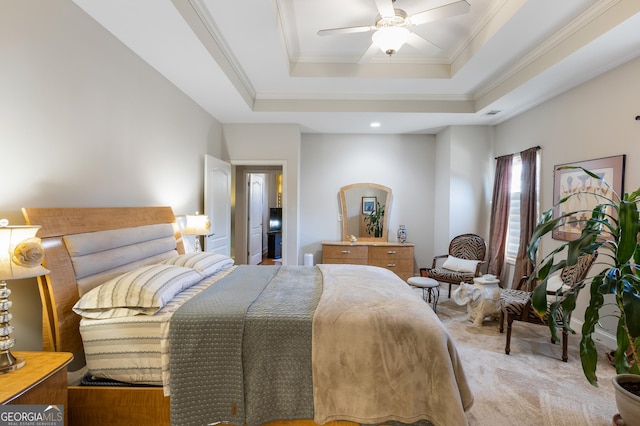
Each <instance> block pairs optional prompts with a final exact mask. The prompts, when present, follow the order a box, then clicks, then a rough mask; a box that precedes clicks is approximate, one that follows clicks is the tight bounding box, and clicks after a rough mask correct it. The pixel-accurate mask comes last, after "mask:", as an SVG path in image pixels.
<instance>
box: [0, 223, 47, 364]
mask: <svg viewBox="0 0 640 426" xmlns="http://www.w3.org/2000/svg"><path fill="white" fill-rule="evenodd" d="M8 225H9V221H8V220H6V219H0V374H4V373H9V372H11V371H14V370H17V369H19V368H22V367H23V366H24V364H25V359H24V358H23V357H15V356H13V354H12V353H11V348H12V347H13V345H14V344H15V339H14V338H13V337H11V332H12V331H13V326H11V325H10V324H9V322H10V321H11V318H12V315H11V314H10V313H9V308H10V307H11V305H12V303H11V302H10V301H9V295H10V294H11V290H9V289H8V288H7V281H6V280H17V279H23V278H33V277H38V276H40V275H45V274H47V273H48V272H49V271H48V270H47V269H45V268H43V267H42V260H43V259H44V250H43V248H42V244H41V243H40V239H39V238H36V237H35V235H36V232H38V229H39V228H40V227H39V226H8Z"/></svg>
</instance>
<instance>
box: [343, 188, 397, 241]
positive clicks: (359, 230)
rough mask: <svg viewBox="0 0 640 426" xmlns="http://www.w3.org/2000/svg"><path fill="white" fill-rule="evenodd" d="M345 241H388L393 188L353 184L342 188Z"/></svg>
mask: <svg viewBox="0 0 640 426" xmlns="http://www.w3.org/2000/svg"><path fill="white" fill-rule="evenodd" d="M340 203H341V204H342V239H343V240H345V241H349V240H350V236H351V235H354V236H355V237H356V238H357V239H358V240H361V241H362V240H363V241H387V234H388V227H387V221H388V218H389V211H390V210H389V209H390V208H391V188H388V187H386V186H383V185H378V184H376V183H353V184H351V185H347V186H343V187H342V188H340Z"/></svg>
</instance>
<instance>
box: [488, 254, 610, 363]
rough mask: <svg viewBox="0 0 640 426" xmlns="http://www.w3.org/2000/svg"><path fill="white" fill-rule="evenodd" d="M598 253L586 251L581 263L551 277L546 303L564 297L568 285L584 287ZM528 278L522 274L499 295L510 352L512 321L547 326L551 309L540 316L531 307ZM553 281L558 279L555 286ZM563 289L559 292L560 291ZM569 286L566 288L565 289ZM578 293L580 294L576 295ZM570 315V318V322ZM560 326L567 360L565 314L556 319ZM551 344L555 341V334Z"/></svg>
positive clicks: (502, 323)
mask: <svg viewBox="0 0 640 426" xmlns="http://www.w3.org/2000/svg"><path fill="white" fill-rule="evenodd" d="M597 256H598V254H597V253H595V254H583V255H582V256H580V258H579V259H578V263H576V264H575V265H573V266H570V267H565V268H564V269H562V271H561V272H560V274H558V275H556V276H555V277H551V278H549V279H548V281H547V304H550V303H551V302H552V301H554V300H555V298H556V297H562V296H563V293H564V292H565V291H566V290H568V289H569V288H572V289H575V291H576V292H579V291H580V289H581V288H582V285H581V282H582V281H583V280H584V279H585V277H586V276H587V274H588V273H589V269H591V266H592V265H593V263H594V262H595V260H596V257H597ZM528 279H529V277H522V278H521V279H520V282H519V284H518V286H517V287H516V288H515V289H505V290H502V293H501V294H500V308H501V309H500V310H501V314H500V333H502V332H504V317H505V315H506V317H507V343H506V345H505V348H504V352H505V353H506V354H507V355H509V353H510V352H511V328H512V324H513V321H523V322H529V323H533V324H540V325H548V324H549V323H548V321H549V312H548V311H547V313H546V314H545V315H544V317H543V318H540V317H539V316H538V315H537V314H536V312H535V311H534V309H533V306H531V298H530V294H531V293H530V292H529V291H525V290H524V286H525V284H526V282H527V281H528ZM553 281H556V283H555V285H554V283H553ZM559 289H560V291H558V290H559ZM565 289H566V290H565ZM576 296H577V295H576ZM570 320H571V318H570V317H569V318H568V319H567V321H570ZM555 321H556V324H557V325H558V327H559V328H562V360H563V361H564V362H567V360H568V359H569V356H568V353H567V352H568V350H567V346H568V334H569V333H568V330H567V328H566V327H565V326H564V325H563V323H562V316H561V315H559V318H556V319H555ZM551 343H556V342H555V340H554V339H553V337H552V338H551Z"/></svg>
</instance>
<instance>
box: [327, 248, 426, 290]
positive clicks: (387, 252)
mask: <svg viewBox="0 0 640 426" xmlns="http://www.w3.org/2000/svg"><path fill="white" fill-rule="evenodd" d="M413 249H414V244H411V243H388V242H387V243H385V242H375V243H374V242H356V243H351V242H349V241H329V242H323V243H322V263H342V264H345V263H349V264H353V265H371V266H380V267H382V268H386V269H389V270H390V271H393V272H395V273H396V274H397V275H398V276H399V277H400V278H402V279H403V280H405V281H406V280H408V279H409V278H411V277H412V276H413V275H414V273H413V271H414V265H413Z"/></svg>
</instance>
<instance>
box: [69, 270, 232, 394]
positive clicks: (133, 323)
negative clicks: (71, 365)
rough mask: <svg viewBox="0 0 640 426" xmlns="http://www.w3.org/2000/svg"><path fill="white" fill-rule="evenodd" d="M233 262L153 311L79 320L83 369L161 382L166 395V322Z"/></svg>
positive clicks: (131, 379) (140, 381) (124, 378)
mask: <svg viewBox="0 0 640 426" xmlns="http://www.w3.org/2000/svg"><path fill="white" fill-rule="evenodd" d="M235 268H236V266H231V267H229V268H226V269H223V270H222V271H220V272H218V273H216V274H214V275H212V276H210V277H208V278H205V279H204V280H202V281H201V282H199V283H198V284H195V285H193V286H192V287H190V288H188V289H186V290H184V291H182V292H180V293H179V294H178V295H176V296H175V297H174V298H173V299H172V300H171V302H169V303H168V304H166V305H165V306H164V307H163V308H162V309H161V310H160V311H158V312H157V313H156V314H154V315H135V316H129V317H119V318H111V319H88V318H82V320H81V321H80V334H81V335H82V340H83V343H84V351H85V357H86V360H87V369H88V371H89V373H90V374H91V375H92V376H93V377H95V378H103V379H111V380H117V381H121V382H126V383H132V384H146V385H154V386H162V387H163V389H164V394H165V395H169V378H170V374H169V341H168V339H169V324H170V320H171V317H172V315H173V314H174V312H175V311H176V310H177V309H178V308H179V307H180V306H182V305H183V304H184V303H185V302H186V301H188V300H189V299H191V298H192V297H194V296H196V295H197V294H199V293H200V292H202V291H203V290H204V289H206V288H208V287H210V286H212V285H214V284H215V283H216V282H217V281H219V280H220V279H222V278H224V277H226V276H227V275H228V274H229V273H231V271H233V270H234V269H235Z"/></svg>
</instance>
